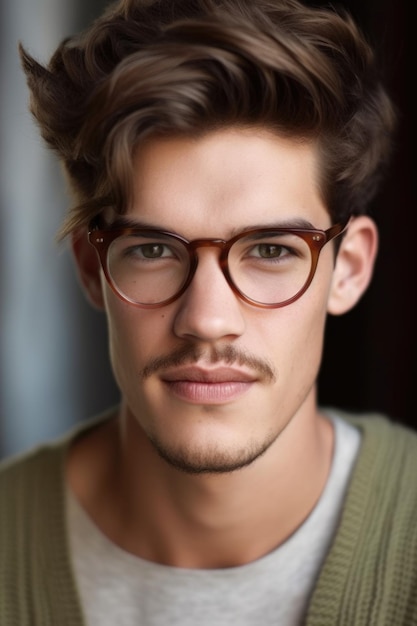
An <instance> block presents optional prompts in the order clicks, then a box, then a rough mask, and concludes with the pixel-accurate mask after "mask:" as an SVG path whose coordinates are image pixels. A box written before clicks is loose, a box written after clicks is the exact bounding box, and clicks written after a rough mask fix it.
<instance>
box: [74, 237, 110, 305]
mask: <svg viewBox="0 0 417 626" xmlns="http://www.w3.org/2000/svg"><path fill="white" fill-rule="evenodd" d="M71 248H72V253H73V257H74V260H75V264H76V268H77V273H78V278H79V281H80V283H81V285H82V287H83V291H84V293H85V295H86V296H87V299H88V301H89V302H90V304H91V305H92V306H93V307H94V308H96V309H99V310H100V311H102V310H103V309H104V298H103V289H102V282H101V266H100V261H99V258H98V255H97V252H96V250H95V249H94V248H93V246H92V245H91V244H90V242H89V241H88V238H87V232H86V230H85V229H81V228H80V229H78V230H76V231H75V232H74V233H73V234H72V235H71Z"/></svg>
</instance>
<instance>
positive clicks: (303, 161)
mask: <svg viewBox="0 0 417 626" xmlns="http://www.w3.org/2000/svg"><path fill="white" fill-rule="evenodd" d="M317 167H318V165H317V155H316V152H315V149H314V146H313V145H312V144H309V143H302V142H296V141H294V140H289V139H283V138H279V137H277V136H276V135H274V134H272V133H269V132H267V131H262V130H259V129H227V130H221V131H217V132H212V133H209V134H208V135H206V136H204V137H202V138H198V139H186V138H173V139H158V140H152V141H150V142H149V143H148V144H147V145H146V146H145V147H143V148H142V149H141V150H140V152H139V154H138V156H137V158H136V161H135V186H134V202H133V205H132V208H131V209H130V210H129V212H128V214H127V215H126V217H127V218H129V220H130V221H134V222H137V223H138V224H140V225H142V226H143V225H147V226H152V227H153V228H157V229H161V230H168V231H171V232H174V233H177V234H179V235H181V236H183V237H185V238H186V239H188V240H194V239H201V238H207V237H211V238H219V239H224V240H227V239H229V238H231V237H232V236H233V235H235V234H236V233H237V232H240V231H243V230H245V229H250V228H259V227H263V226H265V227H268V226H271V225H277V224H281V225H283V224H284V223H285V224H286V225H291V224H294V225H295V226H297V225H298V224H299V223H300V221H303V222H308V223H310V224H311V226H313V227H316V228H320V229H326V228H328V227H329V226H330V225H331V221H330V217H329V215H328V213H327V211H326V210H325V208H324V206H323V203H322V200H321V198H320V195H319V191H318V184H317ZM114 217H115V216H114ZM111 221H112V217H110V219H109V222H111ZM333 254H334V253H333V250H332V246H331V245H328V246H325V248H324V249H323V250H322V253H321V257H320V260H319V264H318V268H317V271H316V275H315V277H314V280H313V282H312V284H311V285H310V287H309V289H308V290H307V292H306V293H305V294H304V295H303V296H302V297H301V298H300V299H298V300H297V301H295V302H293V303H292V304H290V305H288V306H285V307H282V308H276V309H262V308H257V307H255V306H252V305H250V304H247V303H245V302H243V301H241V300H240V299H239V298H238V297H237V296H236V295H235V294H234V293H233V291H232V290H231V288H230V286H229V285H228V283H227V282H226V280H225V278H224V276H223V274H222V271H221V269H220V266H219V263H218V256H219V252H218V249H216V248H215V247H213V248H201V249H200V250H199V251H198V256H199V265H198V268H197V271H196V274H195V276H194V279H193V281H192V283H191V285H190V286H189V288H188V289H187V291H186V292H185V293H184V294H183V295H182V296H181V297H180V298H179V299H178V300H176V301H175V302H173V303H171V304H169V305H166V306H164V307H162V308H159V309H158V308H157V309H143V308H140V307H137V306H134V305H131V304H129V303H127V302H124V301H123V300H121V299H120V298H118V297H117V296H116V295H115V294H114V293H113V292H112V291H111V289H110V288H109V286H108V285H107V283H106V282H105V280H104V279H103V281H102V284H103V290H104V293H105V302H106V310H107V315H108V323H109V334H110V351H111V359H112V364H113V369H114V372H115V376H116V379H117V382H118V385H119V387H120V389H121V392H122V398H123V403H124V405H125V408H126V414H127V416H128V417H127V418H128V419H129V420H131V421H133V422H134V424H135V428H136V431H137V432H138V433H145V434H146V436H147V437H148V438H149V439H150V440H151V441H152V442H153V444H154V445H155V447H156V448H157V449H158V451H159V452H160V454H161V455H162V456H163V457H164V458H166V459H167V460H169V462H171V463H172V464H173V465H176V466H178V467H181V468H182V469H185V470H188V471H192V472H199V471H230V470H233V469H236V468H238V467H242V466H244V465H247V464H248V463H250V462H252V461H253V460H254V459H256V458H257V457H258V456H260V455H261V454H262V453H263V452H265V451H267V450H268V449H270V448H271V446H273V443H274V442H275V441H276V440H277V438H278V437H279V435H280V433H281V432H282V431H283V429H284V428H285V427H286V426H287V425H288V424H289V423H290V422H291V420H292V419H293V418H297V416H299V417H300V419H302V416H303V415H304V416H305V417H306V418H308V416H310V417H311V419H314V418H315V415H316V408H315V381H316V377H317V373H318V368H319V363H320V359H321V351H322V341H323V333H324V324H325V318H326V305H327V298H328V293H329V288H330V283H331V278H332V270H333V262H334V258H333Z"/></svg>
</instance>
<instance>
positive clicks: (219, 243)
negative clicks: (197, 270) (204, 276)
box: [187, 237, 230, 269]
mask: <svg viewBox="0 0 417 626" xmlns="http://www.w3.org/2000/svg"><path fill="white" fill-rule="evenodd" d="M187 248H188V253H189V255H190V256H191V261H192V263H191V264H192V265H197V264H198V254H197V250H198V249H199V248H217V249H218V250H219V252H220V254H219V263H220V266H221V268H222V269H223V267H224V263H225V262H226V259H227V255H228V252H229V248H230V245H229V242H228V241H225V240H224V239H217V238H216V239H214V238H209V237H205V238H202V239H193V241H190V242H188V244H187Z"/></svg>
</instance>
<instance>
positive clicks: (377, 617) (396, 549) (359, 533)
mask: <svg viewBox="0 0 417 626" xmlns="http://www.w3.org/2000/svg"><path fill="white" fill-rule="evenodd" d="M347 419H348V420H349V421H351V422H353V423H354V424H356V425H357V426H358V427H359V428H360V429H361V430H362V431H363V440H362V448H361V451H360V455H359V458H358V461H357V463H356V467H355V470H354V473H353V476H352V479H351V483H350V487H349V490H348V493H347V497H346V499H345V505H344V508H343V511H342V513H341V519H340V523H339V528H338V531H337V534H336V537H335V539H334V542H333V545H332V548H331V550H330V552H329V554H328V557H327V559H326V561H325V563H324V565H323V568H322V572H321V575H320V577H319V580H318V582H317V585H316V589H315V591H314V594H313V597H312V600H311V604H310V610H309V613H308V619H307V625H308V626H335V625H336V624H337V625H338V626H394V625H395V626H417V433H415V432H414V431H412V430H410V429H408V428H406V427H404V426H401V425H399V424H395V423H393V422H389V421H388V420H387V419H385V418H384V417H382V416H378V415H374V416H369V417H362V418H361V417H357V418H356V419H355V418H349V417H348V418H347Z"/></svg>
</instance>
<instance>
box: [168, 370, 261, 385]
mask: <svg viewBox="0 0 417 626" xmlns="http://www.w3.org/2000/svg"><path fill="white" fill-rule="evenodd" d="M257 378H258V377H257V376H256V375H254V374H253V373H250V372H247V371H244V370H240V369H235V368H231V367H216V368H213V369H207V368H202V367H196V366H187V367H177V368H175V369H172V370H167V371H166V372H164V373H163V374H162V379H163V380H164V381H167V382H175V381H180V380H181V381H190V382H199V383H226V382H253V381H255V380H257Z"/></svg>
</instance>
